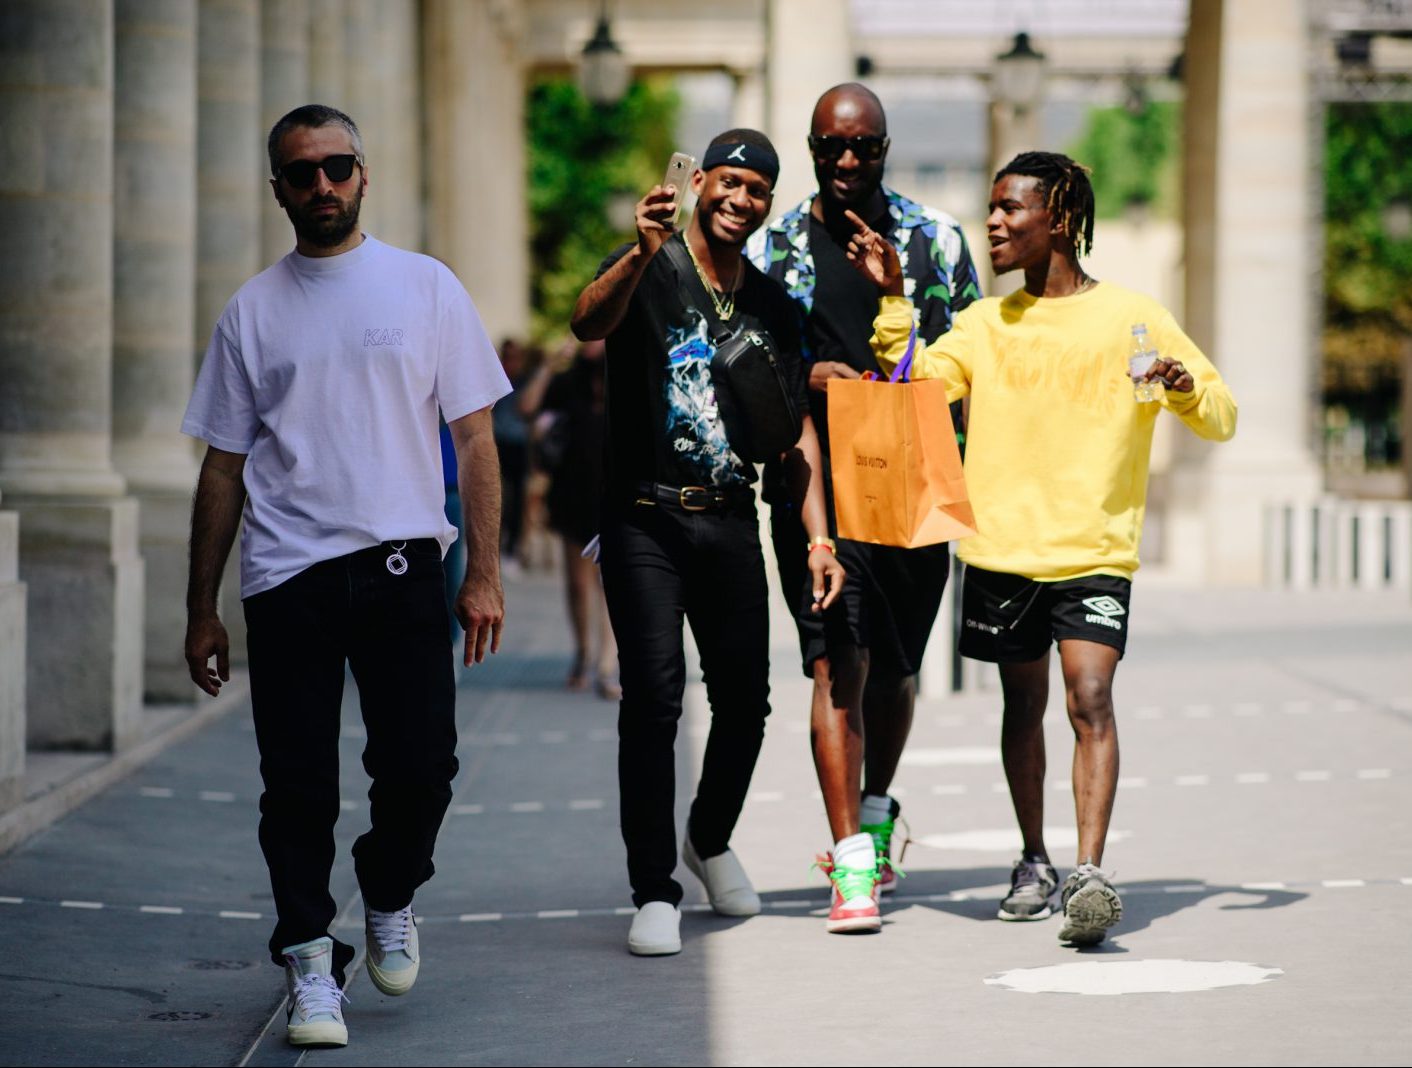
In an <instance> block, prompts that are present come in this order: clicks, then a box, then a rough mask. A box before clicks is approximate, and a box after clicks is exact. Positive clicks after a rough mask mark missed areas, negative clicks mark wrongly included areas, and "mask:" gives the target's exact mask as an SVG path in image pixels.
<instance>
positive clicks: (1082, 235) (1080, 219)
mask: <svg viewBox="0 0 1412 1068" xmlns="http://www.w3.org/2000/svg"><path fill="white" fill-rule="evenodd" d="M1007 174H1018V175H1023V176H1025V177H1027V178H1037V179H1039V193H1040V196H1042V197H1044V203H1045V207H1047V208H1048V209H1049V214H1050V216H1051V217H1052V218H1053V219H1054V220H1055V222H1057V223H1058V224H1059V229H1060V230H1062V231H1063V232H1064V234H1065V236H1067V237H1068V238H1069V240H1070V241H1072V242H1073V243H1074V253H1075V254H1076V255H1079V256H1087V255H1088V254H1089V253H1090V252H1091V251H1093V183H1091V182H1090V181H1089V180H1088V174H1089V169H1088V168H1087V167H1085V166H1084V165H1083V164H1082V163H1076V162H1075V161H1074V160H1072V159H1070V158H1069V157H1068V156H1066V155H1064V154H1063V153H1060V152H1021V153H1020V154H1019V155H1018V156H1016V157H1015V158H1014V159H1012V160H1011V161H1010V162H1009V163H1007V164H1005V166H1003V167H1001V168H1000V170H999V171H997V172H996V175H995V181H997V182H998V181H1000V179H1001V178H1004V177H1005V176H1006V175H1007Z"/></svg>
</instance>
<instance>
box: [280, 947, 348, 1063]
mask: <svg viewBox="0 0 1412 1068" xmlns="http://www.w3.org/2000/svg"><path fill="white" fill-rule="evenodd" d="M281 952H282V953H283V956H284V981H285V985H286V987H287V989H288V991H289V1010H288V1021H289V1044H290V1045H291V1046H346V1045H348V1026H347V1025H346V1024H345V1023H344V1022H343V1004H342V1003H343V1002H345V1001H347V1000H348V999H347V998H345V997H344V996H343V991H342V990H340V989H338V983H336V982H335V981H334V978H333V939H332V938H329V937H328V936H327V935H325V936H324V937H323V938H316V939H314V940H313V941H312V942H304V943H301V944H300V945H297V946H287V947H285V949H284V950H282V951H281Z"/></svg>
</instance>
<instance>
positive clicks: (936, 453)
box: [828, 378, 976, 549]
mask: <svg viewBox="0 0 1412 1068" xmlns="http://www.w3.org/2000/svg"><path fill="white" fill-rule="evenodd" d="M828 396H829V451H830V452H831V453H832V466H833V500H834V510H835V512H836V514H837V516H838V536H839V537H840V538H851V539H853V540H854V541H867V542H873V543H874V544H877V545H898V546H901V547H903V548H906V549H915V548H917V547H918V546H921V545H935V544H937V543H938V542H943V541H952V540H954V539H956V538H966V537H970V536H971V535H972V534H974V533H975V532H976V517H975V515H974V514H973V513H972V511H971V502H970V498H969V497H967V495H966V479H965V476H964V475H963V474H962V473H961V453H960V450H959V449H957V447H956V430H955V428H954V427H953V426H952V425H951V409H950V408H949V406H948V405H947V403H946V384H945V383H944V382H942V381H940V380H937V379H933V380H930V381H923V382H886V381H883V380H876V381H867V380H851V379H843V378H833V379H830V380H829V383H828Z"/></svg>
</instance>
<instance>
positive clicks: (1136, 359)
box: [1128, 323, 1162, 404]
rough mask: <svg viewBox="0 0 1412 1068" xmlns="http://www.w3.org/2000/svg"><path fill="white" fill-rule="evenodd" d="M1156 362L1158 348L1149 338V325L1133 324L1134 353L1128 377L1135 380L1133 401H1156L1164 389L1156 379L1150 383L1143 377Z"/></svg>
mask: <svg viewBox="0 0 1412 1068" xmlns="http://www.w3.org/2000/svg"><path fill="white" fill-rule="evenodd" d="M1156 362H1157V346H1155V345H1153V344H1152V339H1151V338H1150V337H1148V336H1147V324H1146V323H1133V351H1132V355H1131V356H1129V357H1128V376H1129V377H1130V378H1131V379H1132V380H1133V400H1135V401H1137V403H1139V404H1148V403H1150V402H1152V401H1155V400H1156V399H1157V396H1158V391H1159V390H1161V389H1162V383H1161V382H1159V381H1157V380H1155V379H1154V380H1152V381H1150V382H1149V381H1147V380H1145V379H1144V378H1143V377H1142V376H1143V375H1145V374H1146V373H1147V371H1148V368H1150V367H1151V366H1152V365H1153V364H1154V363H1156Z"/></svg>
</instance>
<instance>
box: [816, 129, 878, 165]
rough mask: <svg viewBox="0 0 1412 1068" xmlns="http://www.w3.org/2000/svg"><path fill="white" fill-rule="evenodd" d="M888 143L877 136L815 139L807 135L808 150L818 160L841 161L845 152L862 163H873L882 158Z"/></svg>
mask: <svg viewBox="0 0 1412 1068" xmlns="http://www.w3.org/2000/svg"><path fill="white" fill-rule="evenodd" d="M888 144H889V141H888V139H887V138H886V137H879V136H878V135H877V134H868V135H867V136H865V137H815V136H814V135H813V134H810V135H809V149H810V151H812V152H813V153H814V155H816V156H818V157H819V159H841V158H842V156H843V153H844V152H845V151H851V152H852V153H853V154H854V155H855V156H857V157H858V158H859V159H860V160H862V161H863V162H864V163H874V162H876V161H877V160H880V159H882V158H883V153H884V152H886V151H887V146H888Z"/></svg>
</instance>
